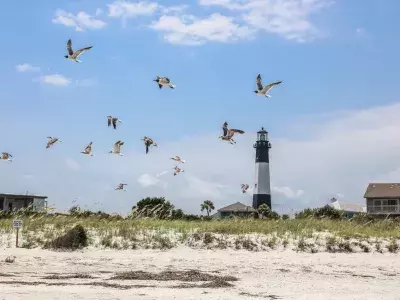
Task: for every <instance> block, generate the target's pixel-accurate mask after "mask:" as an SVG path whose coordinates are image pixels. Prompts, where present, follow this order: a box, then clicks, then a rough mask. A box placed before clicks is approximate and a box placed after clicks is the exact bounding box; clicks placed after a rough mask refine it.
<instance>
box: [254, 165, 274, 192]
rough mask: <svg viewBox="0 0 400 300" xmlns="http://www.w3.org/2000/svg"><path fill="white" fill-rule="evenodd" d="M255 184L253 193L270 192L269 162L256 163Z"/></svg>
mask: <svg viewBox="0 0 400 300" xmlns="http://www.w3.org/2000/svg"><path fill="white" fill-rule="evenodd" d="M255 179H256V181H255V183H256V186H255V188H254V194H267V195H270V194H271V184H270V179H269V163H266V162H258V163H256V178H255Z"/></svg>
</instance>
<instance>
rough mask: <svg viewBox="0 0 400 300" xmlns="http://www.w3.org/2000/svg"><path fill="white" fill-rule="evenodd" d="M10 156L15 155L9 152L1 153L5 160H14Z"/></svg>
mask: <svg viewBox="0 0 400 300" xmlns="http://www.w3.org/2000/svg"><path fill="white" fill-rule="evenodd" d="M10 157H13V156H12V155H11V154H10V153H8V152H2V153H1V159H3V160H8V161H12V159H11V158H10Z"/></svg>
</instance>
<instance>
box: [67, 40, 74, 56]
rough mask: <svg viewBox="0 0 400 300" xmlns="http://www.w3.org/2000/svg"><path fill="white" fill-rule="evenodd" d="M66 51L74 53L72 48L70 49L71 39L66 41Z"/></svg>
mask: <svg viewBox="0 0 400 300" xmlns="http://www.w3.org/2000/svg"><path fill="white" fill-rule="evenodd" d="M67 51H68V54H69V55H73V54H74V50H72V41H71V39H69V40H68V42H67Z"/></svg>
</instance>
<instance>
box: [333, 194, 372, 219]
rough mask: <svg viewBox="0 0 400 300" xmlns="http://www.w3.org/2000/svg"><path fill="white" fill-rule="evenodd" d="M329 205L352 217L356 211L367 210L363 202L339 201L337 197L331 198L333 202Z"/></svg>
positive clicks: (364, 211) (363, 211)
mask: <svg viewBox="0 0 400 300" xmlns="http://www.w3.org/2000/svg"><path fill="white" fill-rule="evenodd" d="M328 206H330V207H333V208H335V209H337V210H340V211H342V212H343V213H344V214H346V215H347V216H348V217H352V216H353V215H354V214H355V213H366V212H367V207H366V206H365V205H363V204H361V203H353V202H345V201H339V200H337V199H335V198H332V199H331V203H329V204H328Z"/></svg>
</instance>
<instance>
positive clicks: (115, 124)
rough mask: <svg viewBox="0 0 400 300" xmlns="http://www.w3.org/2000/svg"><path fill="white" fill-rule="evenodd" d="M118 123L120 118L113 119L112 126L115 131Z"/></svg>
mask: <svg viewBox="0 0 400 300" xmlns="http://www.w3.org/2000/svg"><path fill="white" fill-rule="evenodd" d="M117 121H118V118H113V119H112V124H113V127H114V129H117Z"/></svg>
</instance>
